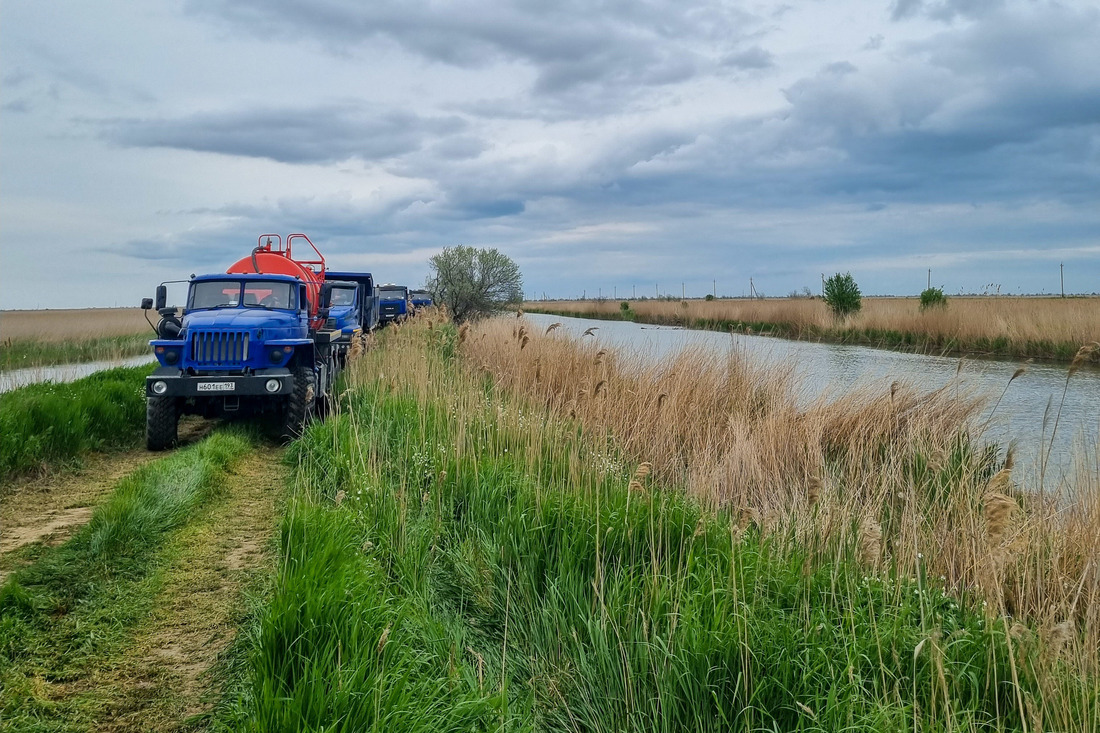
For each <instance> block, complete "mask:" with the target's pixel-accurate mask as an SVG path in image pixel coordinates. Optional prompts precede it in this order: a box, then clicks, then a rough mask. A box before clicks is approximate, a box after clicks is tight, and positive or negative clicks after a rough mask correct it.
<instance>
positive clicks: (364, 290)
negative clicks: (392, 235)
mask: <svg viewBox="0 0 1100 733" xmlns="http://www.w3.org/2000/svg"><path fill="white" fill-rule="evenodd" d="M325 282H326V284H333V285H335V284H336V283H340V286H339V289H340V290H341V291H342V292H340V293H337V294H336V295H335V298H336V300H338V301H346V300H348V299H349V298H350V297H352V294H351V293H349V292H348V291H347V286H348V284H349V283H354V284H355V285H357V286H358V292H356V293H355V294H354V299H355V305H354V306H353V307H351V308H347V306H346V304H343V303H337V302H331V299H330V303H329V305H330V312H329V317H330V318H331V317H332V316H333V314H332V308H342V309H345V310H344V312H352V313H353V314H354V315H355V317H356V318H357V319H358V321H359V325H360V326H361V327H362V329H363V333H370V332H371V331H373V330H374V329H376V328H378V327H379V326H380V325H381V312H380V310H379V297H378V288H376V287H375V285H374V277H373V276H371V274H370V273H369V272H348V271H333V270H327V271H326V272H325ZM344 325H345V327H346V323H345V324H344Z"/></svg>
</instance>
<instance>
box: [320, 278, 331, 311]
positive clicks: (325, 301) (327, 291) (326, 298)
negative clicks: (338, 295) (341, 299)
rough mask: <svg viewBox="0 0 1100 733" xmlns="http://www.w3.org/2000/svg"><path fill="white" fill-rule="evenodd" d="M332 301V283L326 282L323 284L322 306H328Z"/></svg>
mask: <svg viewBox="0 0 1100 733" xmlns="http://www.w3.org/2000/svg"><path fill="white" fill-rule="evenodd" d="M331 301H332V283H325V284H324V285H322V286H321V303H320V307H321V308H328V307H329V306H330V305H331Z"/></svg>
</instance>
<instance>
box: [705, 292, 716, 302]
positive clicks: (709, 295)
mask: <svg viewBox="0 0 1100 733" xmlns="http://www.w3.org/2000/svg"><path fill="white" fill-rule="evenodd" d="M706 300H707V301H711V300H714V296H713V295H712V294H710V293H707V297H706Z"/></svg>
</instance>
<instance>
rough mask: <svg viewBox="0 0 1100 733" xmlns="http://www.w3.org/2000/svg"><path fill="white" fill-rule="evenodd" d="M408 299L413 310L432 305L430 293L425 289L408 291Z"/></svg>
mask: <svg viewBox="0 0 1100 733" xmlns="http://www.w3.org/2000/svg"><path fill="white" fill-rule="evenodd" d="M409 299H410V301H411V302H412V307H413V311H418V310H420V309H421V308H431V307H432V302H433V301H432V294H431V293H429V292H428V291H427V290H413V291H411V292H410V293H409Z"/></svg>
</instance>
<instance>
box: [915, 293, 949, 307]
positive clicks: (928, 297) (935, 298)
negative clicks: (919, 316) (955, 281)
mask: <svg viewBox="0 0 1100 733" xmlns="http://www.w3.org/2000/svg"><path fill="white" fill-rule="evenodd" d="M946 307H947V296H946V295H944V294H943V289H942V288H928V289H927V290H925V291H924V292H922V293H921V294H920V309H921V310H922V311H926V310H928V309H929V308H946Z"/></svg>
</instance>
